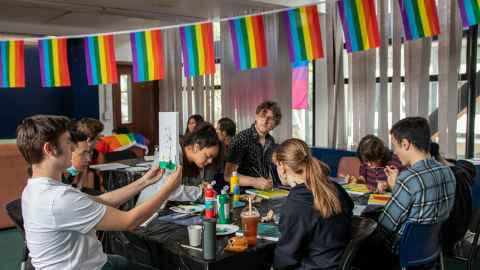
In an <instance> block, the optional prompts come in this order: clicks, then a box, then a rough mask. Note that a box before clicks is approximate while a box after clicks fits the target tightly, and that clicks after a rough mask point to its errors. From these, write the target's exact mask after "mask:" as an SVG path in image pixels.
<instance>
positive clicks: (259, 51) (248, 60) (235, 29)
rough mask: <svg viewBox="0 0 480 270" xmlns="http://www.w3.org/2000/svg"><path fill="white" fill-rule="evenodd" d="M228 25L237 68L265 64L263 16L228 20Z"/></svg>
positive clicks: (249, 67)
mask: <svg viewBox="0 0 480 270" xmlns="http://www.w3.org/2000/svg"><path fill="white" fill-rule="evenodd" d="M229 26H230V35H231V37H232V46H233V57H234V60H235V66H236V67H237V70H247V69H251V68H259V67H265V66H267V63H268V60H267V48H266V42H265V29H264V26H263V16H261V15H258V16H247V17H243V18H239V19H234V20H230V21H229Z"/></svg>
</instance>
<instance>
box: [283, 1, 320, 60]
mask: <svg viewBox="0 0 480 270" xmlns="http://www.w3.org/2000/svg"><path fill="white" fill-rule="evenodd" d="M282 16H283V22H284V25H285V29H287V35H288V52H289V55H290V61H291V62H292V63H298V62H302V61H311V60H313V59H318V58H322V57H323V46H322V35H321V33H320V23H319V20H318V12H317V5H312V6H306V7H301V8H296V9H291V10H287V11H284V12H282Z"/></svg>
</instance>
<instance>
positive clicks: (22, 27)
mask: <svg viewBox="0 0 480 270" xmlns="http://www.w3.org/2000/svg"><path fill="white" fill-rule="evenodd" d="M312 2H319V1H308V0H297V1H295V0H0V5H1V9H2V12H1V14H2V15H1V16H0V33H4V34H12V35H28V36H44V35H74V34H88V33H101V32H110V31H120V30H132V29H141V28H150V27H159V26H166V25H175V24H181V23H191V22H197V21H205V20H209V19H218V18H225V17H230V16H238V15H243V14H251V13H255V12H262V11H267V10H272V9H278V8H282V7H285V6H293V5H299V4H307V3H312Z"/></svg>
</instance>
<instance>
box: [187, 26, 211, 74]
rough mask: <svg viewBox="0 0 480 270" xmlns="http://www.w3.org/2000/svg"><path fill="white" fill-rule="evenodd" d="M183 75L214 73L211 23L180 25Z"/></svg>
mask: <svg viewBox="0 0 480 270" xmlns="http://www.w3.org/2000/svg"><path fill="white" fill-rule="evenodd" d="M180 39H181V41H182V55H183V70H184V72H185V76H186V77H189V76H199V75H205V74H214V73H215V52H214V50H213V25H212V23H204V24H196V25H190V26H184V27H180Z"/></svg>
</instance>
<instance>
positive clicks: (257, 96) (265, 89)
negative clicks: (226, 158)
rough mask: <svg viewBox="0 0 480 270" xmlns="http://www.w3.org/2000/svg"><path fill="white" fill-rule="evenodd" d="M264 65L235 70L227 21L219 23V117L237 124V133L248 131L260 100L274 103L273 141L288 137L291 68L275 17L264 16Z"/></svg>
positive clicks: (284, 35) (281, 26)
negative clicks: (277, 120)
mask: <svg viewBox="0 0 480 270" xmlns="http://www.w3.org/2000/svg"><path fill="white" fill-rule="evenodd" d="M264 23H265V37H266V42H267V54H268V66H267V67H265V68H258V69H252V70H247V71H236V69H235V64H234V60H233V52H232V43H231V36H230V29H229V26H228V22H222V23H221V25H220V29H221V37H222V39H221V42H222V44H221V66H222V111H223V112H222V115H223V116H228V117H230V118H232V119H234V121H235V122H236V123H237V130H243V129H245V128H248V127H249V126H250V125H251V124H252V123H253V122H254V121H255V109H256V107H257V105H258V104H260V103H261V102H262V101H264V100H273V101H276V102H278V104H279V106H280V107H281V110H282V122H281V124H280V125H279V126H278V127H276V128H275V130H274V132H273V135H274V136H275V138H276V139H277V141H282V140H284V139H287V138H290V137H291V136H292V109H291V108H292V104H291V103H292V93H291V85H292V83H291V73H292V67H291V64H290V62H289V58H288V47H287V37H286V32H285V31H283V30H282V28H283V25H282V22H281V20H280V16H279V14H269V15H265V16H264Z"/></svg>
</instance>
